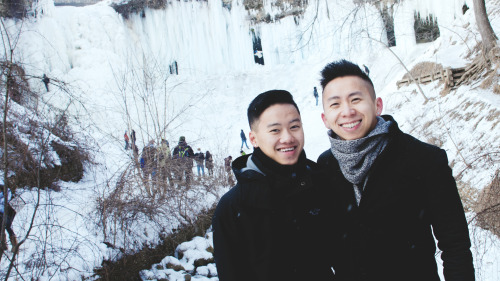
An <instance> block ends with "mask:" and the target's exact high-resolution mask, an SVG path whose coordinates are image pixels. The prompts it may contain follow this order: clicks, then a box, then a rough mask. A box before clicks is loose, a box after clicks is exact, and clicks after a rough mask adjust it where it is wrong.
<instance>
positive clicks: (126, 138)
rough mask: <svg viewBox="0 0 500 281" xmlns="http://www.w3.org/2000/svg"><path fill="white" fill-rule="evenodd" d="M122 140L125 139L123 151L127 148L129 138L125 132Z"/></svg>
mask: <svg viewBox="0 0 500 281" xmlns="http://www.w3.org/2000/svg"><path fill="white" fill-rule="evenodd" d="M123 138H124V139H125V150H127V149H128V148H129V138H128V135H127V131H125V135H123Z"/></svg>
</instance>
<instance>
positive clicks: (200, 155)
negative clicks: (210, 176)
mask: <svg viewBox="0 0 500 281" xmlns="http://www.w3.org/2000/svg"><path fill="white" fill-rule="evenodd" d="M194 161H196V170H197V171H198V177H202V176H203V177H204V176H205V167H204V166H203V162H204V161H205V155H204V154H203V152H201V148H198V152H197V153H196V154H195V155H194ZM200 170H201V173H200Z"/></svg>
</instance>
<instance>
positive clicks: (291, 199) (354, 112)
mask: <svg viewBox="0 0 500 281" xmlns="http://www.w3.org/2000/svg"><path fill="white" fill-rule="evenodd" d="M320 83H321V87H322V94H321V98H322V102H323V113H322V114H321V119H322V121H323V123H324V125H325V127H326V128H327V129H328V136H326V135H325V137H327V138H328V139H329V142H330V146H329V147H325V148H326V150H325V152H323V154H321V155H320V156H319V158H318V160H317V163H315V162H313V161H311V160H309V159H307V158H306V154H305V152H304V130H303V123H302V121H301V120H302V119H301V115H300V111H299V108H298V106H297V104H296V103H295V101H294V100H293V97H292V95H291V94H290V93H289V92H287V91H285V90H271V91H267V92H264V93H262V94H260V95H258V96H257V97H256V98H255V99H254V100H253V101H252V102H251V103H250V105H249V106H248V110H247V116H248V123H249V125H250V132H249V135H248V136H249V140H250V142H251V144H252V145H253V147H254V150H253V153H252V154H246V155H243V156H240V157H238V158H237V159H235V160H234V162H233V163H232V164H231V167H229V168H228V165H226V169H230V168H232V171H233V172H234V174H235V175H236V179H237V183H236V185H235V186H234V187H233V188H232V189H230V190H229V191H228V192H227V193H226V194H225V195H224V196H223V197H222V198H221V199H220V201H219V202H218V205H217V208H216V211H215V214H214V216H213V219H212V229H213V243H214V257H215V263H216V267H217V273H218V279H219V280H220V281H234V280H238V281H250V280H260V281H271V280H288V281H299V280H315V281H327V280H336V281H344V280H354V281H371V280H384V281H400V280H406V281H422V280H433V281H438V280H440V277H439V274H438V267H437V263H436V245H437V247H439V249H440V251H441V259H442V260H443V263H442V265H443V275H444V278H445V279H446V280H447V281H450V280H451V281H457V280H461V281H473V280H475V277H474V265H473V261H472V254H471V251H470V246H471V242H470V238H469V232H468V227H467V220H466V218H465V214H464V209H463V207H462V203H461V200H460V196H459V193H458V191H457V186H456V182H455V179H454V178H453V175H452V170H451V169H450V167H449V166H448V158H447V155H446V152H445V151H444V150H442V149H440V148H438V147H436V146H433V145H430V144H427V143H424V142H421V141H419V140H417V139H416V138H414V137H412V136H411V135H409V134H406V133H404V132H402V131H401V130H400V128H399V126H398V123H397V122H396V120H394V118H393V117H392V116H390V115H382V109H383V103H382V99H381V98H380V97H377V96H376V94H375V89H374V85H373V83H372V81H371V79H370V77H369V75H368V68H367V67H365V70H364V71H363V70H362V69H361V68H360V67H359V66H358V65H356V64H354V63H352V62H349V61H346V60H340V61H335V62H332V63H329V64H327V65H326V66H325V67H324V68H323V70H322V71H321V81H320ZM318 122H319V120H318ZM242 134H243V131H242ZM241 139H242V148H243V144H244V143H245V141H246V137H245V138H244V137H243V136H242V137H241ZM227 160H228V163H230V162H231V160H232V159H231V158H227ZM435 240H437V243H436V242H435Z"/></svg>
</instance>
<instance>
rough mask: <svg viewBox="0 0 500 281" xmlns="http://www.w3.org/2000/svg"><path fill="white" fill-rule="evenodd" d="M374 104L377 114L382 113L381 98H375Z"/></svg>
mask: <svg viewBox="0 0 500 281" xmlns="http://www.w3.org/2000/svg"><path fill="white" fill-rule="evenodd" d="M375 106H376V107H377V116H380V115H381V114H382V110H383V109H384V103H383V102H382V99H381V98H377V100H376V101H375Z"/></svg>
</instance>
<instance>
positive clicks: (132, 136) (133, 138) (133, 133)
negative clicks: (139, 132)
mask: <svg viewBox="0 0 500 281" xmlns="http://www.w3.org/2000/svg"><path fill="white" fill-rule="evenodd" d="M130 140H131V141H132V148H133V147H134V146H135V141H136V138H135V131H134V130H132V133H130Z"/></svg>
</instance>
